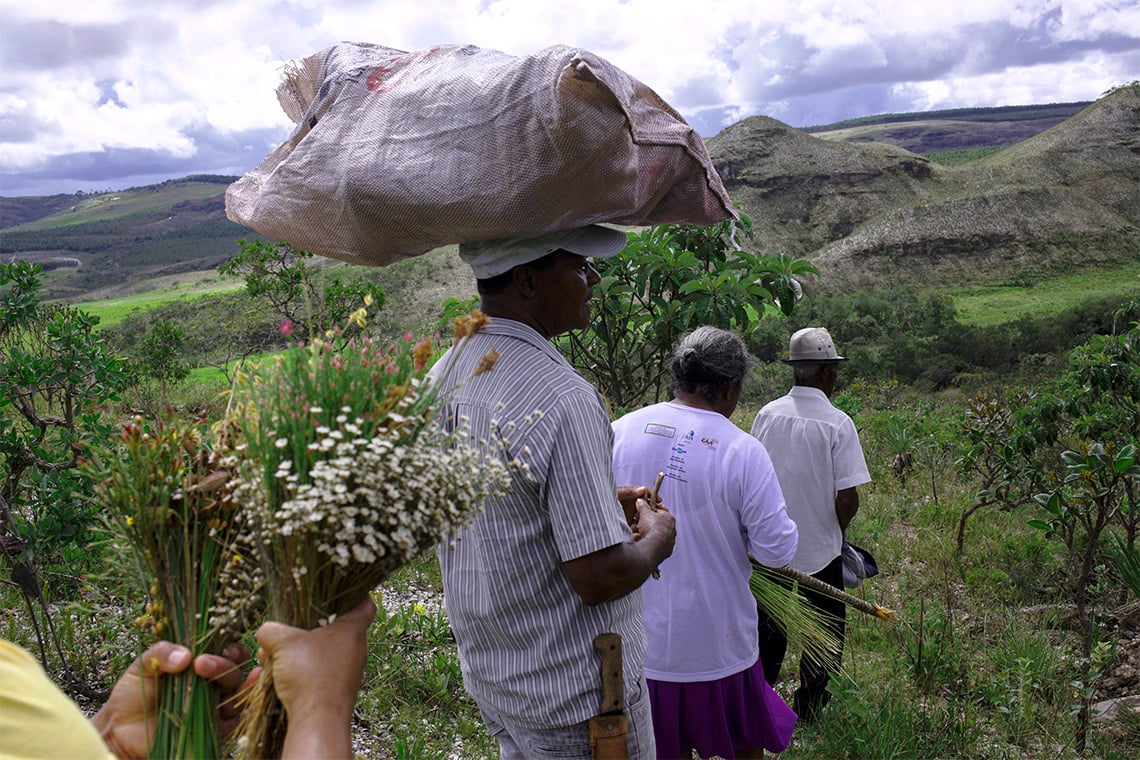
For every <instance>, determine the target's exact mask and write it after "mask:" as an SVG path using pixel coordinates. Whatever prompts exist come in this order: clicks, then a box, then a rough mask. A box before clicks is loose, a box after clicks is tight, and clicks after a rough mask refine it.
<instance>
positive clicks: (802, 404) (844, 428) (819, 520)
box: [752, 327, 871, 723]
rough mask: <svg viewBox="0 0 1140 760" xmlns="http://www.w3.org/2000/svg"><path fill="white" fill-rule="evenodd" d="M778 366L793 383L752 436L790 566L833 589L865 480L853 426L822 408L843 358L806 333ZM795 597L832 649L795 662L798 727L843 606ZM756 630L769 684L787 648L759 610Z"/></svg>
mask: <svg viewBox="0 0 1140 760" xmlns="http://www.w3.org/2000/svg"><path fill="white" fill-rule="evenodd" d="M783 361H784V362H785V363H786V364H789V365H791V367H792V374H793V377H794V383H795V384H794V385H793V386H792V389H791V390H790V391H789V392H788V394H787V395H785V396H782V397H780V398H778V399H776V400H774V401H771V402H769V403H768V404H767V405H765V406H764V407H763V408H762V409H761V410H760V411H759V413H757V415H756V419H755V420H754V421H753V423H752V435H754V436H756V438H758V439H759V440H760V442H761V443H763V444H764V448H765V449H767V450H768V454H769V456H770V457H771V459H772V465H773V467H774V468H775V470H776V476H777V478H778V479H779V481H780V488H781V489H782V490H783V493H784V499H785V501H786V503H787V509H788V515H789V516H790V517H791V518H792V519H793V520H794V521H795V523H796V527H797V528H798V529H799V545H798V546H797V548H796V554H795V557H793V559H792V561H791V562H790V563H789V564H790V566H791V567H793V568H794V569H796V570H799V571H801V572H804V573H807V574H809V575H812V576H814V577H816V578H818V579H819V580H821V581H823V582H824V583H827V584H830V585H831V586H834V587H836V588H840V589H841V588H843V561H842V548H843V535H844V533H845V532H846V530H847V526H848V524H850V522H851V519H852V518H853V517H854V516H855V513H856V512H857V511H858V510H859V494H858V491H857V490H856V487H857V486H860V485H863V484H864V483H869V482H870V480H871V476H870V474H869V473H868V471H867V463H866V461H865V460H864V458H863V450H862V448H861V447H860V445H859V434H858V432H857V431H856V430H855V423H854V422H853V421H852V420H851V418H850V417H849V416H848V415H847V414H845V413H844V412H843V411H842V410H840V409H837V408H836V407H835V406H834V405H832V403H831V401H830V397H831V394H832V392H833V391H834V390H835V381H836V378H837V374H838V373H837V368H838V366H839V363H840V362H843V361H845V358H844V357H842V356H840V355H839V353H838V352H837V351H836V350H835V344H834V343H833V342H832V340H831V335H830V334H829V333H828V332H827V330H826V329H824V328H822V327H807V328H804V329H802V330H798V331H796V332H795V333H794V334H793V335H792V337H791V340H790V341H789V342H788V356H787V358H786V359H784V360H783ZM801 590H802V591H803V593H804V596H805V597H806V598H807V600H808V601H809V602H811V604H812V605H814V606H815V607H816V608H817V609H819V610H820V611H821V612H824V613H826V614H827V615H829V616H831V620H832V626H833V631H834V633H835V637H836V639H837V640H838V642H839V646H840V649H839V652H838V653H837V654H836V656H835V657H834V658H831V659H830V661H828V662H823V661H820V660H819V659H817V658H816V657H813V656H811V655H810V654H809V653H807V652H804V653H803V654H802V655H801V657H800V685H799V688H797V689H796V692H795V695H794V700H793V707H794V709H795V711H796V714H797V715H798V716H799V718H800V721H801V722H805V723H806V722H810V721H811V720H813V719H814V718H815V717H816V715H817V713H818V712H819V710H820V709H821V708H822V707H823V706H824V705H825V704H827V701H828V699H829V698H830V696H831V695H830V694H829V693H828V692H827V682H828V680H829V679H830V677H831V675H834V674H837V673H838V672H839V666H840V663H841V661H842V656H843V650H842V647H843V633H844V620H845V616H846V607H845V605H844V603H843V602H842V601H838V600H836V599H834V598H832V597H829V596H824V595H823V594H820V593H819V592H817V591H814V590H811V589H806V588H804V589H801ZM759 629H760V657H761V659H762V660H763V661H764V675H765V677H766V678H767V679H768V682H769V683H771V684H773V685H775V683H776V681H777V679H778V678H779V675H780V667H781V665H782V664H783V661H784V654H785V652H786V650H787V645H788V641H787V638H786V637H785V636H784V634H783V632H782V631H781V630H780V629H779V627H778V626H777V625H776V624H775V623H774V622H773V621H772V620H771V619H769V618H768V616H767V615H765V614H764V612H763V610H761V612H760V624H759Z"/></svg>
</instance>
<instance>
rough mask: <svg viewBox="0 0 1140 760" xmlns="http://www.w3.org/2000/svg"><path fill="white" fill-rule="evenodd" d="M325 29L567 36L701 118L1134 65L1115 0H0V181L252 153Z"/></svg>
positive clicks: (817, 113) (283, 130)
mask: <svg viewBox="0 0 1140 760" xmlns="http://www.w3.org/2000/svg"><path fill="white" fill-rule="evenodd" d="M342 40H355V41H367V42H376V43H380V44H384V45H388V46H391V47H396V48H400V49H405V50H413V49H419V48H423V47H427V46H429V45H433V44H446V43H468V44H475V45H479V46H481V47H489V48H495V49H498V50H502V51H504V52H507V53H511V54H515V55H525V54H529V53H532V52H535V51H537V50H539V49H542V48H545V47H548V46H550V45H554V44H559V43H564V44H569V45H576V46H580V47H583V48H586V49H588V50H590V51H592V52H594V53H596V54H598V55H601V56H603V57H605V58H607V59H608V60H610V61H611V62H613V63H614V64H615V65H617V66H619V67H621V68H623V69H624V70H626V71H627V72H629V73H630V74H632V75H633V76H635V77H637V78H639V79H641V80H642V81H643V82H645V83H646V84H648V85H649V86H650V87H652V88H654V89H655V90H657V92H658V93H660V94H661V95H662V97H664V98H665V99H666V100H667V101H669V102H670V103H671V104H672V105H674V107H676V108H677V109H678V110H680V111H681V113H682V114H683V115H685V116H686V117H687V118H689V119H690V121H691V122H692V123H693V124H694V126H696V127H697V128H698V129H699V130H700V131H702V133H704V134H713V133H715V132H717V131H719V129H721V128H722V127H724V126H726V125H727V124H730V123H733V122H734V121H737V120H739V119H741V118H744V117H746V116H748V115H751V114H755V113H765V114H769V115H773V116H775V117H776V118H780V119H782V120H784V121H787V122H788V123H790V124H793V125H795V126H806V125H808V124H814V123H824V122H827V121H834V120H838V119H841V118H847V117H853V116H861V115H868V114H873V113H880V112H882V111H883V110H921V109H926V108H946V107H956V106H970V105H1005V104H1016V103H1033V102H1056V101H1063V100H1089V99H1093V98H1095V97H1097V96H1099V95H1100V94H1101V93H1102V92H1103V91H1104V90H1105V89H1108V87H1111V86H1113V85H1116V84H1120V83H1123V82H1126V81H1131V80H1132V79H1136V78H1138V77H1140V3H1136V2H1135V0H955V1H954V2H952V3H950V2H937V3H925V2H923V3H919V2H913V0H848V1H847V2H838V1H837V0H769V1H767V2H763V3H745V2H740V0H705V2H702V3H700V4H694V3H692V2H691V0H687V1H686V2H681V0H625V1H624V2H623V1H622V0H578V1H577V2H566V1H565V0H416V1H415V2H409V1H408V0H380V1H378V2H377V1H373V0H242V1H241V2H232V0H163V1H161V2H160V1H158V0H152V1H151V2H146V3H142V2H137V0H82V1H81V0H57V1H56V2H50V3H27V2H26V0H0V183H2V184H0V193H3V194H12V193H11V192H9V191H8V187H9V186H10V185H12V184H21V183H22V184H23V185H26V184H27V182H29V181H32V180H34V177H35V176H36V173H37V172H48V171H49V169H46V168H45V167H52V166H55V165H57V164H58V165H60V166H71V165H91V164H92V163H95V164H100V166H102V164H101V163H100V161H94V160H93V161H87V162H85V161H76V160H74V157H75V156H76V155H77V154H90V155H91V156H92V157H95V158H97V157H99V156H100V154H109V152H111V151H115V150H126V151H135V152H136V153H135V154H134V155H136V156H137V155H139V154H138V153H137V152H138V151H144V152H145V151H152V152H153V155H154V156H155V157H161V156H166V157H168V158H170V159H172V160H173V159H192V157H193V155H194V152H195V151H206V150H207V149H206V148H205V147H204V146H203V144H202V141H203V139H205V138H204V136H206V135H208V136H209V139H210V140H211V143H212V144H211V146H209V150H210V151H214V152H212V153H210V157H209V160H210V161H212V162H214V163H213V164H212V165H211V166H210V167H206V166H203V167H202V169H203V171H205V170H209V169H211V168H214V167H215V166H220V165H226V166H237V167H238V169H239V170H240V168H241V166H242V165H247V166H248V165H252V162H251V159H250V156H249V150H250V148H248V147H246V148H245V150H244V151H242V146H257V145H260V144H262V143H263V142H265V141H266V140H267V139H269V141H270V142H272V140H273V139H278V140H279V139H283V138H284V136H285V135H287V134H288V132H289V129H290V128H291V125H290V123H289V121H288V119H287V118H286V117H285V115H284V113H283V112H282V111H281V109H280V107H279V105H278V104H277V101H276V96H275V92H274V91H275V88H276V86H277V83H278V82H279V80H280V77H281V73H282V70H283V67H284V66H285V64H286V62H288V61H290V60H295V59H299V58H302V57H304V56H307V55H310V54H312V53H315V52H317V51H318V50H320V49H322V48H324V47H327V46H329V45H332V44H335V43H336V42H339V41H342ZM271 135H277V137H276V138H272V137H269V136H271ZM225 144H229V145H231V146H232V150H234V151H235V152H234V153H232V154H231V155H230V157H229V158H228V159H226V158H224V157H223V155H222V151H224V150H225V148H224V147H223V146H224V145H225ZM203 160H205V159H203ZM243 162H244V163H243ZM103 163H105V164H106V169H107V171H113V164H114V162H113V161H111V160H107V161H105V162H103ZM178 165H179V166H181V164H178ZM58 174H59V176H60V177H61V178H62V177H64V176H65V174H66V172H65V171H64V170H63V169H59V170H58ZM29 178H31V179H29ZM108 180H110V178H108ZM61 181H63V179H61ZM88 181H89V180H88V178H86V177H85V178H84V179H83V180H82V182H81V183H80V186H81V187H87V186H88V185H87V184H85V183H87V182H88Z"/></svg>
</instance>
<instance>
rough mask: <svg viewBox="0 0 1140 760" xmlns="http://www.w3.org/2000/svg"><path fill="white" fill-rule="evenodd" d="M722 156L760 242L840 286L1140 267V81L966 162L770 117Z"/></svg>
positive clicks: (735, 133) (721, 149)
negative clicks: (826, 135)
mask: <svg viewBox="0 0 1140 760" xmlns="http://www.w3.org/2000/svg"><path fill="white" fill-rule="evenodd" d="M709 153H710V155H711V156H712V158H713V161H714V163H715V165H716V167H717V169H718V171H719V172H720V173H721V177H722V178H723V179H724V182H725V186H726V187H727V188H728V191H729V195H730V196H731V197H732V198H733V199H734V200H736V201H737V202H738V203H740V204H741V206H742V208H743V209H744V210H745V211H746V212H747V213H748V214H749V215H750V216H751V217H752V218H753V220H754V222H755V233H756V235H755V240H756V241H758V245H759V246H760V247H761V248H763V249H765V250H768V251H785V252H787V253H791V254H793V255H796V256H802V257H806V258H809V259H811V260H812V261H814V262H815V263H816V264H817V265H818V266H819V267H820V269H821V271H822V274H823V278H822V279H823V281H824V282H825V283H826V284H827V285H828V286H829V287H842V286H846V287H857V286H859V285H861V284H874V283H877V284H883V283H901V282H911V283H915V284H920V285H936V286H937V285H940V284H945V285H961V284H964V283H982V282H995V281H1004V280H1009V279H1019V278H1020V279H1025V278H1041V277H1050V276H1056V275H1059V274H1064V273H1069V272H1074V271H1077V270H1080V269H1083V268H1098V267H1108V268H1118V267H1121V266H1129V265H1137V266H1140V160H1137V157H1138V156H1140V84H1133V85H1130V86H1126V87H1122V88H1119V89H1117V90H1116V91H1114V92H1112V93H1111V94H1109V95H1106V96H1105V97H1103V98H1101V99H1100V100H1098V101H1096V102H1095V103H1093V104H1091V105H1089V106H1087V107H1085V108H1084V109H1082V110H1080V111H1079V112H1078V113H1076V114H1075V115H1074V116H1072V117H1070V118H1068V119H1066V120H1064V121H1062V122H1060V123H1059V124H1057V125H1055V126H1053V127H1050V128H1048V129H1046V130H1045V131H1043V132H1041V133H1039V134H1036V135H1034V136H1033V137H1030V138H1029V139H1027V140H1023V141H1021V142H1019V143H1017V144H1015V145H1012V146H1010V147H1008V148H1005V149H1004V150H1001V151H999V152H997V153H993V154H992V155H989V156H988V157H986V158H982V159H979V160H976V161H970V162H967V163H963V164H959V165H955V166H943V165H940V164H938V163H935V162H933V161H931V160H930V159H929V158H927V157H925V156H920V155H918V154H916V153H912V152H910V151H908V150H905V149H903V148H900V147H898V146H896V145H888V144H885V143H876V142H872V143H858V142H856V143H853V142H846V141H839V140H825V139H822V138H819V137H815V136H812V135H809V134H807V133H806V132H804V131H801V130H796V129H792V128H791V127H788V126H786V125H784V124H781V123H780V122H778V121H775V120H773V119H768V118H765V117H752V118H750V119H745V120H744V121H742V122H740V123H738V124H735V125H733V126H731V127H729V128H728V129H725V130H724V131H723V132H721V133H720V134H719V135H717V136H716V137H715V138H713V139H712V140H710V141H709Z"/></svg>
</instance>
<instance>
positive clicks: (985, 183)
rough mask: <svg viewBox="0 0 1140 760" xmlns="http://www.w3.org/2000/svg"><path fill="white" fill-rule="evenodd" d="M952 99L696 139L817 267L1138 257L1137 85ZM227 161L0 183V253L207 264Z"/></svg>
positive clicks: (60, 272) (87, 277)
mask: <svg viewBox="0 0 1140 760" xmlns="http://www.w3.org/2000/svg"><path fill="white" fill-rule="evenodd" d="M967 110H968V111H969V112H970V113H962V109H956V110H955V111H954V112H932V113H930V114H887V115H884V116H883V117H881V119H875V118H870V119H860V120H856V121H857V122H858V123H855V124H852V123H849V122H842V123H840V124H837V125H825V128H812V133H809V131H807V130H800V129H794V128H792V127H790V126H788V125H786V124H783V123H782V122H779V121H776V120H775V119H770V118H767V117H762V116H756V117H751V118H748V119H745V120H743V121H741V122H739V123H737V124H734V125H732V126H730V127H728V128H726V129H725V130H723V131H722V132H721V133H720V134H718V135H716V136H715V137H713V138H711V139H709V140H708V141H707V144H708V148H709V153H710V156H711V157H712V159H713V162H714V163H715V165H716V167H717V170H718V171H719V172H720V174H721V177H722V178H723V180H724V182H725V186H726V187H727V188H728V191H729V195H730V197H731V198H732V199H733V200H734V201H736V202H737V203H739V204H740V206H741V208H742V209H743V210H744V211H745V212H746V213H748V214H749V216H751V217H752V218H753V221H754V231H755V235H754V239H753V241H751V242H750V243H749V245H750V246H751V247H753V248H755V249H757V250H762V251H765V252H770V253H775V252H781V251H782V252H787V253H791V254H793V255H796V256H799V257H804V258H809V259H811V260H813V261H815V262H816V263H817V264H818V265H819V266H820V267H821V269H822V270H823V277H822V278H821V282H825V283H828V284H829V285H834V286H842V285H856V284H858V283H860V282H867V281H882V280H883V279H884V278H885V279H887V280H889V281H920V282H926V283H932V284H933V283H937V282H938V281H943V280H945V279H948V278H953V279H955V280H956V281H979V280H982V279H984V278H986V277H992V276H1005V275H1007V274H1010V273H1016V272H1025V271H1028V272H1033V273H1040V274H1048V273H1049V272H1055V271H1067V270H1071V269H1073V268H1076V267H1078V266H1084V265H1098V264H1101V263H1104V264H1111V263H1117V264H1118V263H1120V262H1121V261H1140V229H1138V224H1140V85H1137V84H1133V85H1130V86H1126V87H1123V88H1119V89H1118V90H1117V91H1115V92H1113V93H1111V94H1110V95H1107V96H1105V97H1103V98H1101V99H1100V100H1098V101H1096V102H1094V103H1092V104H1090V105H1087V106H1084V107H1081V104H1055V105H1050V106H1018V107H1010V108H1005V109H967ZM995 111H1000V112H995ZM1070 111H1071V112H1072V115H1070V116H1067V117H1065V116H1064V114H1065V113H1066V112H1070ZM904 117H905V118H904ZM928 117H929V118H928ZM951 117H953V118H951ZM1022 117H1023V118H1022ZM1058 119H1060V121H1057V120H1058ZM1046 123H1050V124H1051V125H1050V126H1048V127H1046V126H1044V125H1045V124H1046ZM1019 124H1020V126H1018V125H1019ZM875 130H878V131H879V133H878V134H879V136H878V138H877V139H876V141H874V142H866V141H865V140H866V139H867V136H868V134H870V133H871V132H874V131H875ZM1026 130H1028V131H1030V132H1033V135H1032V136H1031V137H1029V138H1028V139H1024V140H1021V141H1018V142H1016V143H1015V144H1013V145H1010V146H1009V147H1005V148H1004V149H1003V150H1001V151H1000V152H998V153H996V154H994V155H992V156H989V157H987V158H984V159H978V160H974V161H971V162H969V163H966V164H963V165H959V166H943V165H940V164H938V163H936V162H934V161H932V160H931V159H930V158H929V157H928V156H927V155H921V154H919V153H918V152H915V151H914V150H911V149H909V148H907V147H906V146H907V145H910V146H912V147H913V148H918V149H921V150H923V151H925V152H927V153H937V152H938V151H937V150H932V148H935V147H938V148H939V149H941V146H947V145H950V146H960V145H969V146H971V147H983V148H997V147H1001V146H1002V145H1006V144H1008V142H1007V141H1008V140H1009V139H1010V134H1012V133H1014V132H1023V131H1026ZM1035 130H1036V131H1035ZM932 135H933V136H935V137H937V139H934V138H933V137H932ZM892 141H893V142H892ZM916 141H917V142H916ZM953 149H958V148H953ZM234 179H235V178H234V177H227V176H216V175H193V176H190V177H186V178H183V179H179V180H169V181H167V182H163V183H160V184H158V185H151V186H146V187H141V188H129V189H127V190H123V191H116V192H111V193H99V194H93V193H76V194H74V195H62V196H60V195H54V196H43V197H40V196H33V197H20V198H7V197H0V256H3V257H4V258H6V259H7V258H10V257H13V256H16V257H19V258H24V259H29V260H33V261H39V262H41V263H43V264H44V265H45V269H48V270H50V271H49V272H48V276H47V277H46V278H45V280H46V282H45V294H46V295H48V297H52V298H63V299H67V300H82V298H83V297H84V295H85V294H87V293H91V292H93V291H96V290H99V289H103V288H107V287H109V286H116V285H122V284H125V283H130V282H133V281H137V280H140V279H145V278H149V277H155V276H159V275H170V274H177V273H181V272H195V271H197V272H201V271H207V270H212V269H214V268H216V267H217V266H218V265H219V264H221V263H222V262H224V261H226V260H227V259H229V258H230V257H232V256H233V255H235V254H236V253H237V252H238V245H237V240H238V239H239V238H243V237H250V238H253V237H256V233H255V232H253V231H252V230H249V229H247V228H245V227H242V226H240V225H237V224H234V223H233V222H230V221H229V220H228V219H227V218H226V217H225V205H224V193H225V188H226V186H227V185H228V184H229V183H230V182H232V181H233V180H234ZM77 264H78V266H77ZM462 295H464V296H466V295H467V293H463V294H462Z"/></svg>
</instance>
